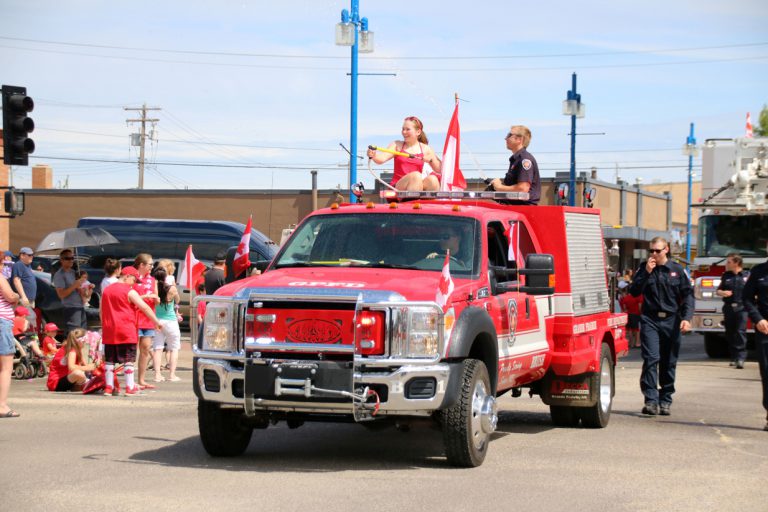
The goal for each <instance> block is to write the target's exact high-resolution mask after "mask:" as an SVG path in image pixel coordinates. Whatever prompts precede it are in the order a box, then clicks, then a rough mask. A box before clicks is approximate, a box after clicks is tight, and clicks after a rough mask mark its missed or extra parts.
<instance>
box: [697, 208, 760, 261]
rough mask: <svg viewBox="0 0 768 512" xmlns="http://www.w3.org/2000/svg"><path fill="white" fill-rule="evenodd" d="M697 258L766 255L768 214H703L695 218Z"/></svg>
mask: <svg viewBox="0 0 768 512" xmlns="http://www.w3.org/2000/svg"><path fill="white" fill-rule="evenodd" d="M698 238H699V240H698V247H697V250H698V255H699V256H710V257H717V258H725V257H726V256H728V254H730V253H732V252H735V253H739V254H741V255H742V256H758V257H760V256H766V253H765V244H766V241H768V215H742V216H734V215H707V216H704V217H701V218H700V219H699V237H698Z"/></svg>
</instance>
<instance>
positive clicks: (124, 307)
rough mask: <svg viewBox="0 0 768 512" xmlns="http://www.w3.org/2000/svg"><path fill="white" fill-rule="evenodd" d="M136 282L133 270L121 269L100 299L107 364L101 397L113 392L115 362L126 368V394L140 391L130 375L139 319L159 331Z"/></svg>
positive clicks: (137, 276) (152, 312) (155, 319)
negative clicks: (104, 384) (137, 288)
mask: <svg viewBox="0 0 768 512" xmlns="http://www.w3.org/2000/svg"><path fill="white" fill-rule="evenodd" d="M138 279H139V272H138V271H137V270H136V268H134V267H129V266H126V267H123V269H122V270H121V271H120V278H119V279H118V281H117V282H116V283H114V284H111V285H109V286H108V287H107V288H106V289H105V290H104V295H103V296H102V297H101V329H102V339H101V342H102V343H103V344H104V361H105V363H106V364H105V366H104V370H105V375H104V378H105V381H106V386H105V387H104V396H112V393H113V392H114V385H115V365H116V364H118V363H122V364H123V365H124V367H125V369H124V371H123V373H124V374H125V394H126V395H135V394H136V393H138V392H139V386H138V385H136V383H135V381H134V375H133V366H134V361H136V344H137V343H138V341H139V328H138V325H137V322H138V318H139V316H141V317H142V318H146V319H148V320H149V321H150V322H151V324H152V328H153V329H160V328H161V325H160V322H159V321H158V320H157V317H156V316H155V312H154V311H152V308H150V307H149V306H148V305H147V303H146V302H145V301H144V300H143V299H142V298H141V296H140V295H139V293H138V292H137V291H136V290H135V289H134V286H135V285H136V281H137V280H138ZM137 315H139V316H137ZM145 364H146V363H145Z"/></svg>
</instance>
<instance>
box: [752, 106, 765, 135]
mask: <svg viewBox="0 0 768 512" xmlns="http://www.w3.org/2000/svg"><path fill="white" fill-rule="evenodd" d="M752 131H753V132H754V133H755V136H756V137H768V106H767V105H763V110H761V111H760V116H759V117H758V120H757V125H756V126H755V127H754V128H753V129H752Z"/></svg>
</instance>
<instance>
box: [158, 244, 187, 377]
mask: <svg viewBox="0 0 768 512" xmlns="http://www.w3.org/2000/svg"><path fill="white" fill-rule="evenodd" d="M175 270H176V267H175V265H174V264H173V262H172V261H171V260H166V259H163V260H160V261H158V263H157V269H155V273H154V277H155V281H156V282H157V290H158V296H159V297H160V303H159V304H158V305H157V307H156V308H155V314H156V315H157V318H158V319H159V320H160V321H161V322H163V328H162V329H160V330H159V331H156V332H155V340H154V342H153V347H152V348H153V349H154V351H153V353H152V361H153V364H154V367H155V382H163V381H165V377H163V374H162V373H161V370H162V366H161V364H162V358H163V348H165V349H166V350H167V351H168V370H169V371H170V375H168V380H169V381H171V382H179V381H180V380H181V379H180V378H179V377H178V376H177V375H176V365H177V364H178V361H179V349H180V348H181V330H180V329H179V319H178V316H177V315H178V314H177V313H176V305H177V304H178V302H179V300H180V297H179V291H178V289H177V288H176V285H174V284H173V282H174V281H173V280H172V279H168V278H169V277H171V278H172V277H173V273H174V271H175Z"/></svg>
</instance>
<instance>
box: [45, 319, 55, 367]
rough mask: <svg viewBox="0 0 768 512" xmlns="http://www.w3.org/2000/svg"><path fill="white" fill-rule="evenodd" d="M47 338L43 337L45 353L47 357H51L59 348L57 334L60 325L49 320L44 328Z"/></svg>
mask: <svg viewBox="0 0 768 512" xmlns="http://www.w3.org/2000/svg"><path fill="white" fill-rule="evenodd" d="M43 332H44V333H45V338H43V355H44V356H45V358H46V359H51V358H52V357H53V355H54V354H55V353H56V350H58V348H57V347H56V334H58V332H59V327H58V326H57V325H56V324H54V323H53V322H48V323H47V324H45V327H44V328H43Z"/></svg>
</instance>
